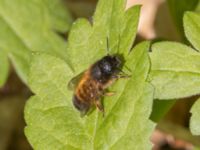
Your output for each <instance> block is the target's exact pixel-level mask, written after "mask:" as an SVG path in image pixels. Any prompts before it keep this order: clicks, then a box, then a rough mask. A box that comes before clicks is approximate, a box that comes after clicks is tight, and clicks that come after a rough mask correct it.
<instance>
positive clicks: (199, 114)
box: [190, 98, 200, 135]
mask: <svg viewBox="0 0 200 150" xmlns="http://www.w3.org/2000/svg"><path fill="white" fill-rule="evenodd" d="M190 112H191V113H192V116H191V119H190V130H191V132H192V134H193V135H200V126H199V124H200V98H199V99H198V100H197V101H196V102H195V103H194V104H193V106H192V109H191V110H190Z"/></svg>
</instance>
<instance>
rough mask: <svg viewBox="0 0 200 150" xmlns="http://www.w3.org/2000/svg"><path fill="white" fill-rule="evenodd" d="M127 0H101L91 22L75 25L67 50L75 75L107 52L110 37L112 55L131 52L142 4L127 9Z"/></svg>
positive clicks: (78, 22)
mask: <svg viewBox="0 0 200 150" xmlns="http://www.w3.org/2000/svg"><path fill="white" fill-rule="evenodd" d="M125 2H126V1H125V0H117V1H116V0H108V1H106V0H101V1H99V3H98V5H97V9H96V12H95V14H94V17H93V23H92V24H90V23H89V22H88V21H87V20H86V19H78V20H77V21H76V22H75V23H74V24H73V26H72V29H71V31H70V34H69V42H68V46H67V51H66V52H67V56H68V58H69V59H70V62H71V64H73V69H74V71H75V72H76V74H79V73H80V72H82V71H83V69H84V68H86V67H88V66H89V65H90V64H91V63H93V61H94V60H96V59H99V58H101V57H102V55H106V54H107V53H108V51H107V49H108V48H107V39H108V40H109V42H108V45H109V50H110V51H109V53H110V54H111V53H117V52H118V53H123V54H125V55H127V54H128V52H129V51H130V48H131V46H132V44H133V41H134V39H135V35H136V29H137V25H138V20H139V12H140V6H134V7H132V8H130V9H129V10H127V11H125ZM80 50H81V51H80ZM125 51H126V53H125ZM80 53H81V55H80ZM86 58H87V59H86Z"/></svg>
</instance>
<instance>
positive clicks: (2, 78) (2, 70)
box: [0, 50, 9, 87]
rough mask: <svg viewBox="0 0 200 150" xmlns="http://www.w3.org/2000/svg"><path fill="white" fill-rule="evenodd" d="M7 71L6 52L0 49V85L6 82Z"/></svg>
mask: <svg viewBox="0 0 200 150" xmlns="http://www.w3.org/2000/svg"><path fill="white" fill-rule="evenodd" d="M8 73H9V63H8V58H7V56H6V53H5V52H4V51H2V50H0V87H1V86H3V85H4V84H5V82H6V79H7V76H8Z"/></svg>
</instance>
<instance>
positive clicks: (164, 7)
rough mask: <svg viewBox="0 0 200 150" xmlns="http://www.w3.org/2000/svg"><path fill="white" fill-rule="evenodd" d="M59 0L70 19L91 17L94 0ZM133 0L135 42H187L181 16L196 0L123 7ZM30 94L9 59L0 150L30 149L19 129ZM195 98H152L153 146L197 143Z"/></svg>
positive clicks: (151, 0)
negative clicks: (191, 123)
mask: <svg viewBox="0 0 200 150" xmlns="http://www.w3.org/2000/svg"><path fill="white" fill-rule="evenodd" d="M27 3H28V1H27ZM60 3H63V5H64V6H65V9H66V11H67V12H69V14H70V16H71V19H72V21H71V23H72V22H73V20H76V19H77V18H80V17H84V18H87V19H88V20H91V21H92V15H93V13H94V10H95V6H96V4H97V0H60ZM136 4H141V5H142V10H141V15H140V16H141V17H140V23H139V27H138V34H137V38H136V43H138V42H140V41H142V40H146V39H148V40H152V41H153V42H154V41H159V40H169V41H179V42H183V43H186V44H188V42H187V41H186V39H185V37H184V32H183V26H182V17H183V13H184V12H185V11H187V10H191V11H199V8H200V7H199V6H200V5H199V0H191V2H190V3H188V0H181V1H180V0H127V5H126V8H127V9H128V8H129V7H131V6H132V5H136ZM55 11H56V10H55ZM0 34H1V33H0ZM57 34H59V35H60V36H61V37H62V38H64V39H66V40H67V36H68V32H60V31H58V32H57ZM0 63H1V62H0ZM31 95H32V93H31V91H30V89H29V88H28V87H27V86H26V85H25V84H23V82H22V81H21V80H20V79H19V77H18V76H17V75H16V72H15V70H14V69H13V67H12V64H11V63H10V70H9V77H8V79H7V81H6V83H5V85H4V86H3V87H1V88H0V150H31V149H32V148H31V146H30V145H29V143H28V142H27V139H26V137H25V135H24V132H23V129H24V127H25V122H24V116H23V111H24V105H25V103H26V100H27V99H28V98H29V97H30V96H31ZM196 99H197V97H190V98H188V99H181V100H172V101H170V102H169V101H167V102H163V101H162V102H161V101H159V100H156V101H155V104H154V109H157V110H158V109H159V111H161V113H160V114H162V116H155V115H154V114H152V120H154V121H157V122H159V123H158V126H157V128H156V129H155V132H154V133H153V134H152V137H151V140H152V142H153V143H154V148H153V149H154V150H170V149H171V150H173V149H174V150H175V149H177V150H192V149H193V145H198V146H199V147H200V137H197V136H196V137H194V136H192V135H191V134H190V132H189V130H188V122H189V117H190V113H189V110H190V108H191V106H192V104H193V103H194V102H195V100H196ZM160 103H166V104H165V107H164V108H159V106H160ZM163 114H165V115H164V116H163ZM160 118H162V119H160Z"/></svg>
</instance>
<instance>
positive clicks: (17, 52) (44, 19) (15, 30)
mask: <svg viewBox="0 0 200 150" xmlns="http://www.w3.org/2000/svg"><path fill="white" fill-rule="evenodd" d="M54 9H58V10H59V11H54ZM64 11H65V9H64V8H63V7H62V5H60V4H59V0H56V1H53V0H51V2H49V1H47V0H42V1H41V0H30V1H29V2H27V1H25V0H16V1H14V2H13V1H12V0H0V32H1V34H0V57H1V61H3V63H4V64H5V66H4V68H1V69H4V71H2V72H4V73H3V74H0V79H1V81H0V82H1V84H0V85H3V83H4V82H5V80H6V78H7V74H8V73H7V72H8V65H7V64H8V59H7V57H9V59H10V60H11V62H12V64H13V66H14V67H15V69H16V72H17V73H18V75H19V76H20V78H21V79H22V80H23V81H24V82H25V83H27V74H28V70H29V62H30V57H31V53H32V52H33V51H42V52H45V53H51V54H54V55H57V56H60V57H63V56H65V53H64V51H65V49H66V44H65V43H66V42H65V41H63V40H62V39H61V38H60V37H58V35H56V33H55V31H67V30H68V29H69V24H70V22H71V18H70V16H69V14H68V13H67V12H64ZM54 41H56V42H54Z"/></svg>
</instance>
